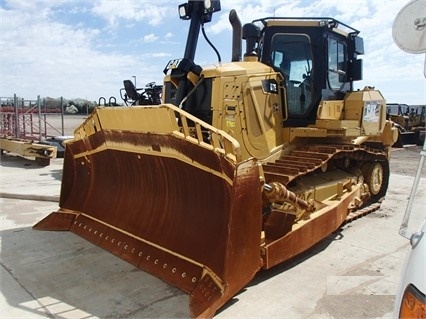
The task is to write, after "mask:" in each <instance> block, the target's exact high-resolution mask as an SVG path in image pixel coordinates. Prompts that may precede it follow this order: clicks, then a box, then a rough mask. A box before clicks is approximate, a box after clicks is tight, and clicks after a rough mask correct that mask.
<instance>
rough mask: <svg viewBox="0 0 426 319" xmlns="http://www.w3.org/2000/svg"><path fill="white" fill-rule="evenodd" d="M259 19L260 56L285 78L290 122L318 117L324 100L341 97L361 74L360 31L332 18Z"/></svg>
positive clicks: (303, 122) (303, 123)
mask: <svg viewBox="0 0 426 319" xmlns="http://www.w3.org/2000/svg"><path fill="white" fill-rule="evenodd" d="M256 23H261V24H262V25H263V28H262V29H261V30H260V37H259V39H258V48H257V53H258V55H259V59H260V61H261V62H263V63H265V64H267V65H269V66H271V67H273V68H274V70H276V71H278V72H281V73H282V75H283V76H284V79H285V83H283V84H284V87H285V91H286V97H287V108H288V119H287V121H286V122H285V125H286V126H306V125H308V124H311V123H314V122H315V118H316V112H317V108H318V105H319V103H320V101H321V100H341V99H343V98H344V96H345V93H346V92H349V91H352V90H353V81H356V80H361V78H362V75H361V67H362V63H361V62H362V60H360V59H358V58H357V56H358V55H361V54H363V53H364V48H363V41H362V38H360V37H358V33H359V31H357V30H355V29H353V28H351V27H349V26H347V25H345V24H343V23H341V22H339V21H337V20H335V19H331V18H277V17H273V18H272V17H271V18H263V19H258V20H254V21H253V25H254V27H256V28H258V26H257V25H256ZM341 26H342V27H343V28H341ZM251 32H253V31H251ZM243 37H244V35H243Z"/></svg>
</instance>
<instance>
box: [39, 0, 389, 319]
mask: <svg viewBox="0 0 426 319" xmlns="http://www.w3.org/2000/svg"><path fill="white" fill-rule="evenodd" d="M206 4H207V2H205V1H204V2H202V1H189V2H188V3H185V4H183V5H181V6H179V12H180V15H181V18H183V19H188V20H190V21H191V24H190V28H189V33H188V41H187V46H186V50H185V54H184V57H183V59H176V60H171V61H170V62H169V63H168V64H167V66H166V68H165V70H164V72H165V75H166V76H165V79H164V86H163V94H162V99H163V101H162V103H161V104H160V105H148V106H133V107H130V108H129V107H122V108H120V107H105V108H98V109H96V110H95V112H94V113H93V114H92V115H91V116H90V117H88V118H87V120H86V121H85V122H84V123H83V124H82V125H81V126H80V127H79V128H78V129H77V130H76V131H75V134H74V135H75V136H74V140H73V141H72V142H70V143H67V147H66V152H65V157H64V172H63V180H62V188H61V198H60V209H59V210H58V211H57V212H54V213H52V214H51V215H49V216H48V217H46V218H45V219H44V220H42V221H40V222H39V223H38V224H37V225H35V226H34V227H35V228H36V229H41V230H71V231H73V232H75V233H77V234H79V235H80V236H82V237H84V238H86V239H88V240H90V241H91V242H93V243H95V244H97V245H99V246H101V247H103V248H105V249H107V250H109V251H111V252H112V253H114V254H116V255H118V256H120V257H121V258H123V259H125V260H127V261H129V262H130V263H132V264H134V265H136V266H137V267H139V268H141V269H143V270H145V271H148V272H150V273H152V274H154V275H156V276H158V277H159V278H161V279H163V280H165V281H166V282H168V283H170V284H173V285H175V286H177V287H179V288H180V289H182V290H184V291H186V292H187V293H188V294H190V296H191V298H190V300H191V301H190V309H191V313H192V315H193V316H194V317H211V316H213V315H214V313H215V312H216V311H217V310H218V309H219V308H220V307H221V306H222V305H223V304H225V303H226V302H227V301H228V300H229V299H230V298H232V297H233V296H234V295H235V294H236V293H237V292H238V291H239V290H240V289H242V288H243V287H244V286H245V285H246V284H247V283H248V282H249V281H250V280H251V279H252V278H253V276H254V275H255V274H256V272H258V271H259V270H260V269H262V268H263V269H268V268H271V267H273V266H274V265H277V264H278V263H281V262H283V261H286V260H288V259H290V258H292V257H293V256H295V255H297V254H299V253H301V252H303V251H305V250H306V249H308V248H309V247H311V246H313V245H314V244H315V243H317V242H319V241H320V240H322V239H323V238H325V237H326V236H328V235H329V234H330V233H332V232H333V231H335V230H336V229H338V228H339V227H340V226H341V225H342V224H343V223H345V222H346V221H348V220H350V219H351V218H354V217H358V216H359V215H362V214H366V213H368V212H369V211H372V210H374V209H377V208H378V207H379V205H380V201H381V200H382V199H383V197H384V196H385V194H386V190H387V186H388V182H389V155H390V147H391V145H392V144H393V143H394V142H395V141H396V138H397V130H396V129H395V128H393V127H392V124H391V123H390V122H388V121H387V120H386V102H385V99H384V98H383V96H382V95H381V94H380V92H379V91H377V90H375V89H374V88H372V87H366V88H364V89H363V90H358V91H354V90H353V81H355V80H359V79H361V60H360V59H358V57H357V56H358V55H360V54H362V53H363V45H362V39H361V38H360V37H359V36H358V33H359V31H357V30H355V29H353V28H351V27H349V26H347V25H345V24H343V23H341V22H339V21H337V20H334V19H330V18H307V19H291V18H279V17H273V18H264V19H260V20H255V21H253V23H250V24H247V25H245V26H244V27H242V26H241V24H240V23H239V19H238V17H237V16H236V13H235V11H234V10H232V11H231V13H230V21H231V24H232V25H233V35H234V36H233V48H232V52H233V54H232V61H231V62H228V63H222V62H221V63H218V65H213V66H206V67H201V66H199V65H196V64H195V62H194V56H195V50H196V44H197V38H198V33H199V31H200V28H201V27H203V25H204V24H205V23H207V22H209V21H210V20H211V18H212V15H213V13H214V12H215V11H218V10H220V3H219V1H212V2H211V5H210V6H205V5H206ZM259 23H260V24H261V25H262V29H261V28H260V27H259V26H258V25H257V24H259ZM242 39H245V40H246V44H247V48H246V53H245V54H244V57H243V58H242V57H241V40H242Z"/></svg>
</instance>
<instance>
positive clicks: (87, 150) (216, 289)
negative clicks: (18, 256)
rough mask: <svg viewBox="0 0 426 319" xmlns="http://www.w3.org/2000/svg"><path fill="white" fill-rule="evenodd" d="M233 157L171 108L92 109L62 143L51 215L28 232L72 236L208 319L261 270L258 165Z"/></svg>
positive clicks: (232, 149)
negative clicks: (179, 296)
mask: <svg viewBox="0 0 426 319" xmlns="http://www.w3.org/2000/svg"><path fill="white" fill-rule="evenodd" d="M176 115H178V116H179V118H180V122H181V123H182V126H181V127H180V126H178V124H177V121H176ZM189 121H191V123H194V130H191V129H190V127H188V122H189ZM190 131H191V133H190ZM206 134H207V135H208V136H209V141H211V142H207V143H206V142H205V141H204V140H205V136H206ZM238 150H239V145H238V143H237V142H236V141H235V140H234V139H232V138H231V137H230V136H227V135H226V134H225V133H223V132H222V131H219V130H217V129H214V128H213V127H211V126H209V125H207V124H205V123H204V122H201V121H199V120H197V119H196V118H194V117H192V116H191V115H189V114H187V113H185V112H183V111H181V110H180V109H178V108H176V107H174V106H172V105H160V106H155V107H154V106H150V107H132V108H102V109H97V110H96V111H95V112H94V113H93V114H92V115H91V116H90V117H89V118H88V119H87V120H86V121H85V123H84V124H83V125H82V126H81V127H80V128H78V129H77V130H76V132H75V139H74V140H73V141H72V142H70V143H68V144H67V147H66V151H65V156H64V169H63V180H62V186H61V196H60V209H59V211H58V212H54V213H52V214H50V215H49V216H47V217H46V218H45V219H44V220H42V221H40V222H39V223H38V224H36V225H35V226H34V228H35V229H39V230H70V231H72V232H74V233H76V234H78V235H80V236H82V237H84V238H86V239H87V240H89V241H91V242H92V243H94V244H96V245H99V246H100V247H102V248H104V249H106V250H108V251H110V252H112V253H114V254H115V255H117V256H120V257H121V258H123V259H125V260H127V261H128V262H130V263H132V264H134V265H135V266H137V267H139V268H140V269H143V270H145V271H147V272H149V273H151V274H153V275H155V276H157V277H159V278H160V279H162V280H164V281H166V282H168V283H170V284H172V285H174V286H176V287H178V288H180V289H182V290H184V291H185V292H187V293H188V294H190V311H191V314H192V316H193V317H212V316H213V315H214V313H215V312H216V310H217V309H218V308H219V307H220V306H222V305H223V304H224V303H225V302H226V301H228V300H229V299H230V298H231V297H232V296H233V295H235V294H236V293H237V292H238V291H239V290H240V289H241V288H242V287H244V286H245V285H246V284H247V283H248V282H249V281H250V280H251V279H252V278H253V276H254V274H255V273H256V272H257V271H258V270H259V269H260V267H261V258H260V254H259V243H260V235H261V222H262V221H261V206H262V196H261V183H260V177H259V174H260V172H259V166H258V164H257V163H256V161H255V160H248V161H244V162H241V161H240V160H239V157H240V156H239V153H238Z"/></svg>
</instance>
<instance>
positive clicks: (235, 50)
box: [229, 9, 243, 62]
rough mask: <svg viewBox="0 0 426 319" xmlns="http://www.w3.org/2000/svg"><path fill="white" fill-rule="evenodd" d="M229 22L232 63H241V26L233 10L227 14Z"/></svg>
mask: <svg viewBox="0 0 426 319" xmlns="http://www.w3.org/2000/svg"><path fill="white" fill-rule="evenodd" d="M229 22H230V23H231V26H232V62H238V61H241V47H242V45H241V39H242V32H243V31H242V29H243V27H242V25H241V21H240V18H239V17H238V15H237V11H235V10H234V9H232V10H231V12H229Z"/></svg>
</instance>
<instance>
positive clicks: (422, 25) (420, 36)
mask: <svg viewBox="0 0 426 319" xmlns="http://www.w3.org/2000/svg"><path fill="white" fill-rule="evenodd" d="M392 36H393V41H394V42H395V44H396V45H397V46H398V47H399V48H400V49H401V50H403V51H405V52H408V53H414V54H419V53H426V0H412V1H410V2H409V3H407V4H406V5H405V6H404V7H403V8H402V9H401V10H400V11H399V13H398V14H397V15H396V17H395V20H394V22H393V26H392ZM423 75H424V76H425V78H426V54H425V64H424V69H423Z"/></svg>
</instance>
